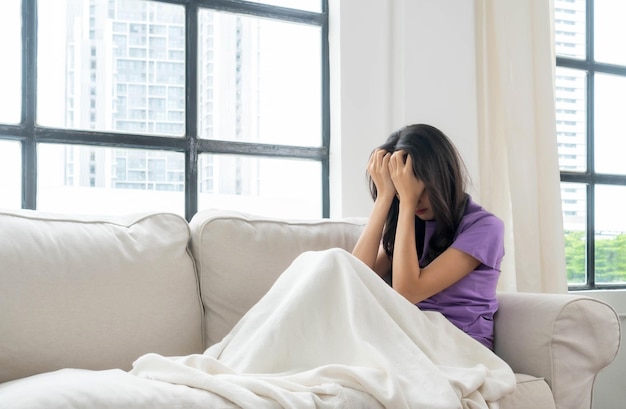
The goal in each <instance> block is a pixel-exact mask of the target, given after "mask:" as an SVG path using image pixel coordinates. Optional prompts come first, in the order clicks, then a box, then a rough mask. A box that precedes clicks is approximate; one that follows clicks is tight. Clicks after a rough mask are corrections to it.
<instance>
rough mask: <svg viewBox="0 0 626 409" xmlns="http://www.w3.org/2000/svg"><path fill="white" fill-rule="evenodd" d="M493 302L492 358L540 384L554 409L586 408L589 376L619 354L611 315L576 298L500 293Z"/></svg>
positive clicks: (601, 306)
mask: <svg viewBox="0 0 626 409" xmlns="http://www.w3.org/2000/svg"><path fill="white" fill-rule="evenodd" d="M498 299H499V301H500V309H499V310H498V312H497V314H496V319H495V339H496V342H495V352H496V353H497V354H498V355H499V356H500V357H501V358H502V359H504V360H505V361H506V362H507V363H508V364H509V365H511V368H512V369H513V370H514V371H515V372H517V373H524V374H528V375H532V376H535V377H543V378H545V380H546V382H547V383H548V385H549V386H550V388H551V389H552V393H553V394H554V400H555V402H556V407H557V409H575V408H581V409H582V408H590V407H591V397H592V388H593V383H594V380H595V376H596V374H597V373H598V372H599V371H600V370H601V369H603V368H605V367H606V366H607V365H609V364H610V363H611V361H613V359H614V358H615V356H616V354H617V351H618V350H619V343H620V339H621V335H620V331H621V330H620V322H619V319H618V317H617V314H616V313H615V311H614V310H613V309H612V308H611V307H610V306H609V305H608V304H606V303H604V302H602V301H598V300H595V299H593V298H589V297H585V296H582V295H572V294H538V293H500V294H499V295H498ZM512 334H515V335H514V336H510V335H512Z"/></svg>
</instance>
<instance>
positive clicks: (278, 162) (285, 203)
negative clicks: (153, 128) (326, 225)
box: [198, 154, 322, 218]
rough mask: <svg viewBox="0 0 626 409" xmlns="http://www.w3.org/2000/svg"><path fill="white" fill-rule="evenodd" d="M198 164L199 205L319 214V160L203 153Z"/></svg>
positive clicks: (256, 211)
mask: <svg viewBox="0 0 626 409" xmlns="http://www.w3.org/2000/svg"><path fill="white" fill-rule="evenodd" d="M198 168H199V177H198V185H199V186H198V190H199V195H198V196H199V197H198V202H199V206H198V208H199V209H203V208H221V209H232V210H239V211H244V212H247V213H252V214H257V215H265V216H273V217H288V218H319V217H321V216H322V199H321V198H322V185H321V179H322V178H321V164H320V162H316V161H306V160H291V159H273V158H256V157H247V156H246V157H242V156H234V155H211V154H203V155H200V157H199V164H198Z"/></svg>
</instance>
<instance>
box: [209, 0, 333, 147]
mask: <svg viewBox="0 0 626 409" xmlns="http://www.w3.org/2000/svg"><path fill="white" fill-rule="evenodd" d="M199 19H200V41H199V58H198V59H199V65H200V68H199V77H200V82H199V89H198V96H199V97H198V101H199V107H198V130H199V131H198V132H199V134H200V136H201V137H203V138H208V139H221V140H229V141H233V140H236V141H247V142H261V143H271V144H286V145H298V146H320V145H321V142H322V138H321V134H322V131H321V124H322V120H321V90H322V84H321V60H320V56H321V50H320V44H321V41H320V39H321V31H320V28H319V27H314V26H307V25H299V24H293V23H285V22H279V21H271V20H266V19H261V18H254V17H244V16H240V15H235V14H229V13H219V12H213V11H210V10H203V11H201V13H200V16H199Z"/></svg>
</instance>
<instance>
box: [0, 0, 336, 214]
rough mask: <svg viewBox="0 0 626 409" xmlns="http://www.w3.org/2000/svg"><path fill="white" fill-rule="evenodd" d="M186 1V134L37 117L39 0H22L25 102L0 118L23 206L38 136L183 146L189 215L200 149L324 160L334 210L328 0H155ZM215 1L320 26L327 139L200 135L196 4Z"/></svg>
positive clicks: (33, 179) (31, 203)
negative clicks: (8, 118)
mask: <svg viewBox="0 0 626 409" xmlns="http://www.w3.org/2000/svg"><path fill="white" fill-rule="evenodd" d="M150 1H154V2H161V3H170V4H177V5H182V6H184V8H185V29H186V32H185V89H186V97H185V133H184V135H183V137H180V136H164V135H158V136H156V135H150V134H130V133H123V134H122V133H115V132H106V131H92V130H77V129H67V128H63V129H59V128H52V127H45V126H41V125H38V124H37V123H36V107H37V0H22V33H21V37H22V106H21V111H22V112H21V120H20V123H19V124H17V125H11V124H2V123H0V140H15V141H19V142H21V147H22V149H21V156H22V169H21V172H22V175H21V185H22V197H21V207H22V208H23V209H37V144H38V143H59V144H72V145H89V146H100V147H112V148H139V149H158V150H163V151H170V152H182V153H184V156H185V192H184V194H185V218H186V219H187V220H191V218H192V217H193V215H194V214H195V213H197V211H198V183H197V182H198V157H199V155H200V154H204V153H210V154H231V155H243V156H254V157H274V158H289V159H305V160H313V161H318V162H320V163H321V169H322V172H321V178H322V183H321V186H322V192H321V198H320V200H321V201H322V217H324V218H328V217H329V214H330V194H329V150H330V91H329V83H330V81H329V73H330V68H329V45H328V0H319V1H320V3H321V11H320V12H311V11H305V10H296V9H290V8H285V7H279V6H272V5H267V4H262V3H255V2H250V1H243V0H150ZM200 9H212V10H216V11H224V12H231V13H237V14H240V15H248V16H254V17H262V18H269V19H273V20H278V21H285V22H293V23H299V24H306V25H313V26H318V27H320V29H321V54H322V55H321V76H322V78H321V84H322V92H321V104H322V107H321V115H322V118H321V120H322V124H321V130H322V135H321V139H322V141H321V144H320V146H316V147H306V146H295V145H294V146H292V145H272V144H264V143H252V142H235V141H226V140H216V139H202V138H200V137H199V136H198V129H197V115H198V109H197V98H198V96H197V83H198V76H197V69H196V67H197V63H198V52H197V44H198V42H197V41H198V40H197V37H198V12H199V10H200Z"/></svg>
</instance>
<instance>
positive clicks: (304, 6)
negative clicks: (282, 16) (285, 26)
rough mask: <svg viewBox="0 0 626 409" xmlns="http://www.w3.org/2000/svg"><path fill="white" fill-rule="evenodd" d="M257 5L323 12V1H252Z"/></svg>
mask: <svg viewBox="0 0 626 409" xmlns="http://www.w3.org/2000/svg"><path fill="white" fill-rule="evenodd" d="M251 1H253V2H255V3H263V4H269V5H272V6H281V7H289V8H292V9H299V10H306V11H322V0H251Z"/></svg>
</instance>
